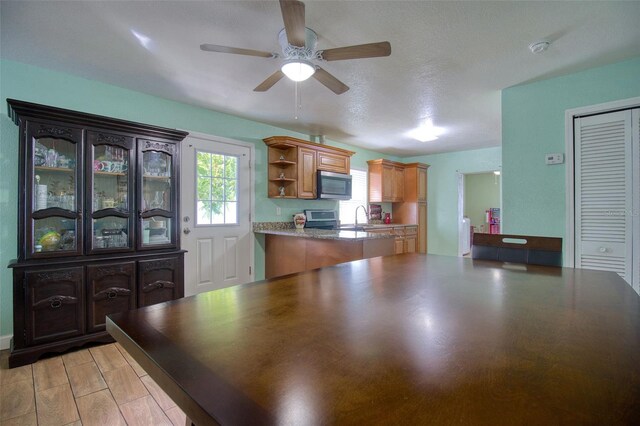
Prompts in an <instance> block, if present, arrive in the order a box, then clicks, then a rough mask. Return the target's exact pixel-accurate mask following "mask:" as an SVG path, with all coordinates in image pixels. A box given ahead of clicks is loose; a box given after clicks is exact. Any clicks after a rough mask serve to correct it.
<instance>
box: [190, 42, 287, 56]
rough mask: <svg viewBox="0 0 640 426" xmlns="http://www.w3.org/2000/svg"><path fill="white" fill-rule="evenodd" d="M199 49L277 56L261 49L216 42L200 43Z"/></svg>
mask: <svg viewBox="0 0 640 426" xmlns="http://www.w3.org/2000/svg"><path fill="white" fill-rule="evenodd" d="M200 50H204V51H205V52H220V53H234V54H236V55H249V56H260V57H262V58H277V57H278V54H277V53H272V52H263V51H261V50H253V49H241V48H239V47H229V46H218V45H217V44H206V43H205V44H201V45H200Z"/></svg>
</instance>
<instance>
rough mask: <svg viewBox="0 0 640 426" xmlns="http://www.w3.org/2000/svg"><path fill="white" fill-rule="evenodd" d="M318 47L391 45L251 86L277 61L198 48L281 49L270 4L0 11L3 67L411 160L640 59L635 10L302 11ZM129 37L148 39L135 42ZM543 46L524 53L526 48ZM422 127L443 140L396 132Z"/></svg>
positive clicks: (342, 4) (398, 7)
mask: <svg viewBox="0 0 640 426" xmlns="http://www.w3.org/2000/svg"><path fill="white" fill-rule="evenodd" d="M305 4H306V25H307V27H309V28H311V29H313V30H314V31H316V32H317V33H318V48H319V49H328V48H334V47H342V46H349V45H355V44H362V43H370V42H378V41H384V40H388V41H389V42H390V43H391V48H392V52H391V56H390V57H386V58H372V59H359V60H349V61H335V62H327V63H324V64H322V66H323V68H324V69H326V70H327V71H329V72H330V73H332V74H333V75H334V76H336V77H337V78H338V79H340V80H341V81H342V82H344V83H345V84H347V85H348V86H350V88H351V90H349V91H348V92H346V93H345V94H342V95H335V94H334V93H333V92H331V91H329V90H328V89H327V88H325V87H324V86H322V85H321V84H320V83H319V82H317V81H316V80H314V79H309V80H307V81H305V82H303V83H300V85H299V88H300V92H301V100H302V109H301V110H300V111H298V113H297V115H298V118H297V119H296V118H295V115H296V111H295V102H294V83H293V82H291V81H289V80H287V79H283V80H281V81H280V82H279V83H277V84H276V85H275V86H274V87H273V88H272V89H271V90H269V91H267V92H265V93H257V92H253V88H254V87H255V86H257V85H258V83H260V82H261V81H262V80H264V79H265V78H266V77H267V76H269V75H270V74H271V73H273V72H274V71H275V70H276V69H278V63H279V61H278V60H277V59H265V58H258V57H250V56H240V55H231V54H222V53H211V52H203V51H201V50H200V49H199V46H200V44H202V43H212V44H220V45H228V46H233V47H242V48H250V49H257V50H265V51H276V52H279V51H280V50H279V45H278V42H277V35H278V32H279V31H280V29H281V28H282V27H283V23H282V16H281V12H280V8H279V5H278V2H276V1H194V2H188V1H156V2H146V1H128V2H119V1H118V2H117V1H102V2H96V1H84V2H77V1H70V2H61V1H55V2H54V1H43V2H36V1H18V2H11V1H2V2H1V3H0V14H1V18H2V21H1V34H0V36H1V44H0V48H1V50H0V53H1V56H2V58H3V59H10V60H15V61H19V62H24V63H28V64H33V65H37V66H41V67H45V68H49V69H53V70H59V71H63V72H66V73H69V74H74V75H78V76H81V77H85V78H89V79H92V80H98V81H103V82H107V83H111V84H114V85H117V86H122V87H126V88H129V89H133V90H137V91H140V92H144V93H149V94H153V95H156V96H160V97H164V98H168V99H173V100H176V101H179V102H184V103H187V104H193V105H198V106H201V107H205V108H209V109H212V110H216V111H223V112H228V113H231V114H234V115H238V116H241V117H246V118H249V119H252V120H255V121H260V122H264V123H269V124H273V125H275V126H279V127H282V128H286V129H291V130H295V131H299V132H301V133H305V134H311V135H318V134H323V135H325V136H326V137H327V138H328V139H332V140H336V141H340V142H345V143H349V144H352V145H355V146H359V147H365V148H370V149H374V150H377V151H380V152H384V153H387V154H391V155H399V156H408V155H417V154H427V153H435V152H445V151H457V150H463V149H473V148H480V147H489V146H498V145H500V143H501V125H500V123H501V108H500V90H501V89H504V88H507V87H509V86H513V85H516V84H520V83H524V82H529V81H533V80H539V79H544V78H548V77H553V76H558V75H562V74H567V73H571V72H575V71H579V70H583V69H587V68H591V67H594V66H599V65H603V64H607V63H613V62H617V61H620V60H624V59H627V58H630V57H633V56H638V55H640V24H639V22H640V2H638V1H632V2H613V1H601V2H583V1H580V2H538V1H534V2H523V1H497V2H486V1H469V2H457V1H443V2H429V1H317V0H316V1H311V0H309V1H306V2H305ZM133 31H135V32H137V33H138V34H140V35H142V36H146V37H148V38H149V42H148V45H147V46H146V47H145V46H143V45H142V44H141V43H140V42H139V40H138V39H137V38H136V37H134V35H133ZM541 39H545V40H548V41H551V42H552V44H551V47H550V48H549V50H548V51H547V52H545V53H543V54H540V55H533V54H531V53H530V52H529V50H528V48H527V47H528V45H529V44H530V43H532V42H535V41H538V40H541ZM425 119H431V120H432V121H433V123H434V124H435V125H436V126H439V127H443V128H445V129H446V133H445V134H444V135H442V136H441V137H440V139H438V140H437V141H434V142H426V143H422V142H418V141H415V140H412V139H411V138H409V137H407V136H405V135H404V133H406V132H407V131H409V130H411V129H413V128H415V127H416V126H418V125H419V124H421V122H423V121H424V120H425Z"/></svg>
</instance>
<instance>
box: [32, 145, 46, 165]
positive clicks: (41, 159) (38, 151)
mask: <svg viewBox="0 0 640 426" xmlns="http://www.w3.org/2000/svg"><path fill="white" fill-rule="evenodd" d="M34 151H35V152H34V155H33V164H35V165H36V166H44V165H45V164H46V163H47V147H45V146H44V145H42V144H41V143H40V142H36V147H35V150H34Z"/></svg>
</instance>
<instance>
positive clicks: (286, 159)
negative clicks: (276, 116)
mask: <svg viewBox="0 0 640 426" xmlns="http://www.w3.org/2000/svg"><path fill="white" fill-rule="evenodd" d="M263 141H264V143H265V144H266V145H267V147H268V148H267V151H268V165H267V174H268V181H269V184H268V189H267V195H268V196H269V198H301V199H315V198H316V196H317V188H316V186H317V171H318V170H324V171H330V172H334V173H345V174H349V172H350V164H351V156H352V155H353V154H355V152H353V151H347V150H346V149H341V148H336V147H332V146H328V145H324V144H318V143H314V142H308V141H305V140H302V139H297V138H292V137H290V136H272V137H270V138H266V139H263Z"/></svg>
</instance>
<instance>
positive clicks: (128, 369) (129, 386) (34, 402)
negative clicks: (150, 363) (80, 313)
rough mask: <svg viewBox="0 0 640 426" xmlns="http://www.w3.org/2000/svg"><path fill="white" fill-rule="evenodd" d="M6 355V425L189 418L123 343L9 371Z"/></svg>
mask: <svg viewBox="0 0 640 426" xmlns="http://www.w3.org/2000/svg"><path fill="white" fill-rule="evenodd" d="M7 356H8V351H2V352H1V353H0V424H1V425H3V426H5V425H6V426H9V425H20V426H27V425H41V426H45V425H50V426H57V425H67V424H71V425H85V426H89V425H100V426H104V425H178V426H184V424H185V420H186V419H185V415H184V413H183V412H182V410H180V408H178V407H177V406H176V404H174V403H173V401H171V399H170V398H169V397H168V396H167V395H166V394H165V393H164V392H163V391H162V390H161V389H160V388H159V387H158V385H157V384H156V383H155V382H154V381H153V380H152V379H151V377H149V376H148V375H147V373H146V372H145V371H144V370H143V369H142V368H141V367H140V365H138V363H136V362H135V361H134V360H133V359H132V358H131V356H129V354H128V353H127V352H126V351H125V350H124V349H123V348H122V346H120V345H118V344H117V343H112V344H108V345H102V346H96V347H92V348H90V349H83V350H79V351H76V352H71V353H68V354H65V355H62V356H57V357H54V358H47V359H43V360H40V361H38V362H36V363H35V364H31V365H25V366H23V367H17V368H13V369H10V370H9V369H7Z"/></svg>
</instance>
